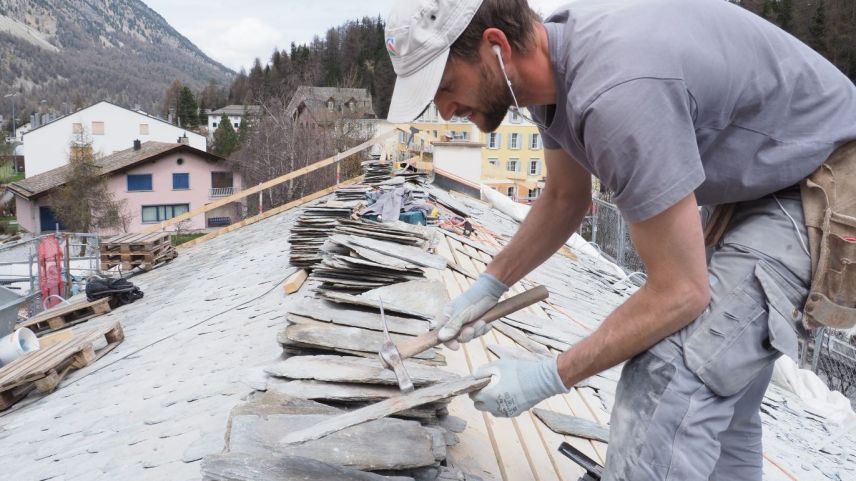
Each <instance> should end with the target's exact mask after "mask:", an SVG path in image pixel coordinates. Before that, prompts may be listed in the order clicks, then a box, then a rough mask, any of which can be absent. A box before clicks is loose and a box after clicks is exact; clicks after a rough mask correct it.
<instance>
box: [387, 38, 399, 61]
mask: <svg viewBox="0 0 856 481" xmlns="http://www.w3.org/2000/svg"><path fill="white" fill-rule="evenodd" d="M386 51H387V53H389V56H390V57H397V56H398V52H396V51H395V37H386Z"/></svg>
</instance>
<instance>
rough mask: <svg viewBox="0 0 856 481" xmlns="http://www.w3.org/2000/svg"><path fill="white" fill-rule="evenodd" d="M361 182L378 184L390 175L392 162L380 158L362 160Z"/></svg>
mask: <svg viewBox="0 0 856 481" xmlns="http://www.w3.org/2000/svg"><path fill="white" fill-rule="evenodd" d="M362 165H363V182H364V183H366V184H368V185H378V184H380V183H381V182H383V181H386V180H389V179H390V177H392V163H391V162H385V161H380V160H374V159H373V160H368V161H365V162H363V164H362Z"/></svg>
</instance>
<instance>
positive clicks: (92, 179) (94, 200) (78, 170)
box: [48, 135, 128, 232]
mask: <svg viewBox="0 0 856 481" xmlns="http://www.w3.org/2000/svg"><path fill="white" fill-rule="evenodd" d="M68 167H69V168H68V171H67V172H66V176H65V184H63V185H62V186H60V187H58V188H57V189H55V190H54V191H53V192H52V193H51V194H50V197H49V199H48V200H49V203H50V205H51V209H52V210H53V212H54V214H55V215H56V218H57V219H58V220H59V221H60V222H62V224H63V225H65V227H66V229H68V230H71V231H74V232H97V231H105V230H112V229H124V228H126V226H127V224H128V222H127V217H128V215H127V210H126V206H125V202H124V201H117V200H116V199H115V197H114V195H113V193H112V192H110V190H109V189H108V187H107V180H106V179H105V178H104V177H102V176H101V166H100V165H99V164H98V161H97V159H96V158H95V154H94V152H93V150H92V140H91V139H89V138H87V137H86V136H85V135H80V136H78V138H77V139H76V140H74V141H72V143H71V147H70V154H69V163H68Z"/></svg>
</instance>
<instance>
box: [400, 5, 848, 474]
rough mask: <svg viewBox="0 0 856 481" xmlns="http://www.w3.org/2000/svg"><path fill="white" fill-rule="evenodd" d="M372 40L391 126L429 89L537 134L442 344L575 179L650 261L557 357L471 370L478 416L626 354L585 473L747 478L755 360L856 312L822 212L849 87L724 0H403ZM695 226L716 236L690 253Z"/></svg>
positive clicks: (452, 112)
mask: <svg viewBox="0 0 856 481" xmlns="http://www.w3.org/2000/svg"><path fill="white" fill-rule="evenodd" d="M386 45H387V49H388V50H389V54H390V56H391V58H392V62H393V65H394V68H395V71H396V73H397V75H398V78H397V81H396V85H395V91H394V93H393V96H392V104H391V106H390V110H389V120H390V121H392V122H409V121H412V120H413V119H415V118H416V117H418V116H419V114H420V113H421V112H422V111H423V110H424V109H425V108H426V107H427V105H428V104H429V102H430V101H431V100H433V101H434V103H435V104H436V105H437V108H438V110H439V111H440V113H441V115H442V116H443V118H445V119H449V118H450V117H452V116H458V117H465V118H467V119H469V120H470V121H472V122H473V123H475V124H476V125H477V126H478V127H479V128H480V129H481V130H482V131H485V132H489V131H492V130H494V129H496V128H497V127H498V126H499V124H500V122H501V121H502V119H503V118H504V116H505V115H506V113H507V110H508V109H509V106H512V107H513V108H514V107H517V106H528V107H529V111H530V112H531V114H532V117H533V119H532V120H533V122H534V123H535V124H536V125H537V126H538V127H539V129H540V131H541V134H542V136H543V143H544V157H545V159H546V163H547V167H548V170H549V176H548V178H547V182H546V187H545V188H544V191H543V194H542V195H541V196H540V197H539V199H538V200H537V202H535V203H534V205H533V207H532V210H531V211H530V213H529V215H528V217H527V218H526V220H525V221H524V222H523V223H522V224H521V226H520V229H519V231H518V232H517V234H516V235H515V237H514V238H513V239H512V241H511V242H510V243H509V244H508V245H507V246H506V247H505V249H503V250H502V252H500V253H499V254H498V255H497V256H496V257H495V258H494V259H493V261H492V262H491V263H490V264H489V265H488V266H487V268H486V271H485V273H484V274H482V275H481V276H480V277H479V279H478V280H477V281H476V282H475V283H474V284H473V285H472V287H471V288H470V289H468V290H467V291H466V292H464V293H463V294H462V295H461V296H460V297H458V298H456V299H454V300H452V302H451V303H450V304H449V305H448V306H447V307H446V311H445V317H446V319H445V321H444V322H445V324H444V327H443V329H442V331H441V336H440V337H441V338H442V339H444V340H449V341H451V342H450V344H455V339H457V341H461V342H466V341H469V340H471V339H472V338H473V337H475V336H479V335H481V334H483V333H484V331H485V330H486V328H485V327H484V326H483V325H480V326H477V327H475V328H472V327H467V328H464V329H463V330H461V326H462V325H465V324H467V323H468V322H471V321H473V320H476V319H478V317H479V316H480V315H481V314H482V313H484V312H485V311H486V310H487V309H488V308H490V307H491V306H493V305H494V304H495V303H496V302H497V300H498V299H499V298H500V296H502V295H503V294H504V293H505V291H506V290H507V289H508V287H507V286H510V285H512V284H514V283H516V282H517V281H519V280H520V279H521V278H522V277H523V276H524V275H526V274H527V273H528V272H530V271H531V270H532V269H534V268H535V267H537V266H538V265H539V264H541V263H542V262H543V261H544V260H546V259H547V258H548V257H549V256H550V255H552V254H553V253H554V252H555V251H556V250H557V249H558V248H559V247H560V246H561V245H562V244H563V243H564V242H565V241H566V240H567V239H568V237H569V236H570V235H571V234H572V233H573V232H574V231H575V230H576V229H577V227H578V226H579V224H580V221H581V219H582V218H583V216H584V215H585V212H586V209H587V207H588V205H589V203H590V201H591V180H590V179H591V174H593V175H595V176H596V177H598V178H599V179H600V181H601V182H602V183H603V185H605V186H606V187H608V188H609V189H610V190H611V191H612V192H614V194H615V197H614V199H615V202H616V204H617V205H618V207H619V208H620V209H621V212H622V214H623V216H624V218H625V219H626V220H627V222H628V223H629V224H630V233H631V235H632V237H633V242H634V244H635V246H636V249H637V250H638V252H639V255H640V256H641V258H642V260H643V261H644V263H645V265H646V268H647V272H648V279H647V282H646V283H645V285H644V286H642V287H641V288H640V289H639V290H638V291H637V292H636V293H635V294H633V295H632V296H631V297H630V298H629V299H628V300H627V301H626V302H625V303H624V304H623V305H622V306H620V307H619V308H618V309H616V310H615V311H614V312H612V313H611V314H610V315H609V316H608V317H607V318H606V319H605V320H604V321H603V323H602V325H601V326H600V328H599V329H597V331H595V332H594V333H593V334H592V335H591V336H589V337H588V338H586V339H585V340H583V341H581V342H580V343H578V344H577V345H575V346H573V347H572V348H571V349H569V350H568V351H567V352H565V353H563V354H562V355H560V356H559V357H558V358H556V359H546V360H544V361H541V362H530V361H512V360H502V361H498V362H495V363H491V364H489V365H487V366H482V367H481V368H479V369H478V370H477V371H476V373H475V374H476V375H477V376H482V377H486V376H493V377H494V379H493V381H492V382H491V384H490V385H488V386H487V387H486V388H484V389H482V390H481V391H479V392H478V393H474V394H473V395H471V396H472V398H473V399H474V401H475V406H476V407H477V408H478V409H481V410H484V411H489V412H491V413H493V414H494V415H496V416H516V415H518V414H520V413H521V412H524V411H526V410H528V409H529V408H531V407H532V406H533V405H535V404H537V403H539V402H540V401H541V400H543V399H545V398H547V397H549V396H552V395H556V394H559V393H564V392H567V391H568V386H573V385H574V384H576V383H578V382H580V381H582V380H583V379H585V378H587V377H589V376H592V375H594V374H596V373H598V372H600V371H603V370H604V369H607V368H609V367H611V366H614V365H616V364H618V363H621V362H624V361H627V362H626V364H625V365H624V369H623V372H622V376H621V381H620V382H619V385H618V390H617V392H616V402H615V406H614V409H613V411H612V415H611V416H612V417H611V422H610V426H611V429H610V443H609V450H608V454H607V459H606V475H605V477H604V479H607V480H618V479H621V480H633V481H640V480H655V479H656V480H660V479H676V480H707V479H729V480H730V479H735V480H736V479H739V480H760V479H761V470H762V451H761V420H760V415H759V412H758V410H759V404H760V401H761V399H762V397H763V395H764V392H765V390H766V388H767V384H768V383H769V381H770V377H771V373H772V369H773V362H774V361H775V360H776V359H777V358H778V357H779V356H780V355H781V354H782V353H784V354H788V355H790V356H792V357H794V356H796V354H797V353H796V350H797V342H798V335H800V334H802V333H804V332H805V329H804V327H803V325H804V324H806V325H816V324H817V323H826V324H831V325H837V326H839V327H841V326H844V325H847V324H848V323H850V322H856V321H854V320H856V317H854V316H855V315H854V312H856V311H854V310H853V309H852V308H853V307H856V306H854V305H853V304H852V302H856V301H854V299H856V280H854V279H856V271H854V266H856V263H854V260H856V244H854V243H852V242H851V241H852V240H853V238H854V237H856V233H854V230H856V219H853V217H847V216H844V215H841V213H840V212H839V213H834V212H833V211H842V210H843V212H844V213H849V215H850V216H856V212H853V211H854V209H856V198H854V195H856V194H854V192H856V186H854V185H852V184H853V182H854V178H856V144H852V143H851V144H849V145H845V144H847V142H848V141H851V140H854V139H856V88H854V85H853V84H852V83H851V82H850V81H849V80H848V79H847V78H846V77H845V76H844V75H843V74H842V73H841V72H840V71H838V70H837V69H836V68H835V67H834V66H833V65H832V64H831V63H829V62H828V61H826V60H825V59H823V58H822V57H821V56H820V55H818V54H817V53H815V52H814V51H812V50H811V49H810V48H808V47H807V46H806V45H804V44H802V43H800V42H799V41H798V40H797V39H795V38H794V37H792V36H790V35H789V34H787V33H785V32H784V31H782V30H780V29H779V28H777V27H776V26H774V25H772V24H770V23H768V22H767V21H766V20H764V19H762V18H761V17H758V16H756V15H754V14H752V13H750V12H748V11H746V10H744V9H742V8H740V7H738V6H736V5H732V4H730V3H728V2H725V1H722V0H608V1H607V0H605V1H597V2H594V1H579V2H577V3H572V4H570V5H568V6H566V7H563V8H561V9H560V10H558V11H557V12H555V13H553V14H552V15H551V16H549V17H548V18H547V19H546V20H545V21H544V22H543V23H542V22H541V20H540V19H539V18H538V16H537V15H536V14H535V13H534V12H533V11H532V10H531V9H530V8H529V7H528V6H527V4H526V1H525V0H483V1H482V0H460V1H452V0H421V1H412V2H411V1H401V2H399V3H398V4H397V5H396V6H395V7H394V9H393V11H392V13H391V14H390V16H389V18H388V22H387V31H386ZM834 152H835V154H834V155H833V153H834ZM822 164H823V167H821V165H822ZM848 169H849V170H848ZM809 176H811V181H804V179H806V178H807V177H809ZM836 182H837V183H836ZM848 183H849V184H848ZM801 190H802V194H801ZM848 195H849V196H850V197H849V198H848V197H846V196H848ZM803 204H805V205H803ZM699 205H701V206H706V207H704V208H702V209H701V215H700V210H699V209H698V207H697V206H699ZM713 206H718V207H717V208H715V209H714V208H713ZM848 209H849V210H848ZM711 212H715V215H713V218H710V214H711ZM804 212H805V214H806V215H805V216H804ZM830 212H832V213H830ZM827 214H828V215H827ZM806 224H808V225H809V228H808V229H807V228H806ZM703 225H704V226H706V230H703ZM848 229H849V231H848ZM705 232H707V233H708V234H710V235H709V236H708V240H711V239H710V238H712V237H714V234H722V233H723V232H724V235H720V236H718V237H720V238H719V239H715V240H716V242H715V245H713V247H712V248H711V249H709V250H708V252H707V253H706V250H705ZM848 232H849V234H848ZM848 236H849V237H848ZM848 239H850V240H849V241H848ZM810 252H811V253H812V254H814V256H813V258H814V259H813V260H814V265H813V262H812V259H811V257H812V256H810V254H809V253H810ZM818 263H819V264H820V265H819V266H818ZM848 269H849V270H848ZM812 272H814V277H813V283H811V284H810V281H811V279H812ZM810 287H811V293H812V294H811V296H810V298H809V301H808V304H806V298H807V295H808V292H809V288H810ZM847 289H849V291H847ZM848 303H849V304H848Z"/></svg>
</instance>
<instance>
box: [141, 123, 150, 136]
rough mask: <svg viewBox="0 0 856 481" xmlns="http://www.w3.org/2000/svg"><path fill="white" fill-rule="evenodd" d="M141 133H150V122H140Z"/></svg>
mask: <svg viewBox="0 0 856 481" xmlns="http://www.w3.org/2000/svg"><path fill="white" fill-rule="evenodd" d="M140 135H149V124H140Z"/></svg>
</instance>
